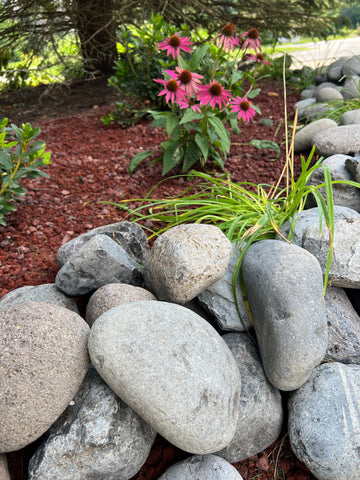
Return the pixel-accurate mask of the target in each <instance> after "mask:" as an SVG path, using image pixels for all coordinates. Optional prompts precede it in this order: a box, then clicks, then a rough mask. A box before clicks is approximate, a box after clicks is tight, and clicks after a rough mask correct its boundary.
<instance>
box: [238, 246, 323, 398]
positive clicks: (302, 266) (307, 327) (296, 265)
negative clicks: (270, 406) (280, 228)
mask: <svg viewBox="0 0 360 480" xmlns="http://www.w3.org/2000/svg"><path fill="white" fill-rule="evenodd" d="M242 269H243V276H244V281H245V286H246V290H247V294H248V298H249V302H250V308H251V312H252V315H253V319H254V324H255V331H256V336H257V340H258V343H259V349H260V354H261V358H262V363H263V368H264V371H265V373H266V376H267V378H268V380H269V381H270V382H271V383H272V384H273V385H274V386H275V387H277V388H279V389H280V390H295V389H296V388H299V387H300V386H301V385H302V384H303V383H304V382H305V381H306V380H307V378H308V377H309V376H310V374H311V372H312V370H313V368H314V367H315V366H316V365H318V364H319V363H320V361H321V360H322V359H323V357H324V355H325V352H326V348H327V344H328V333H327V322H326V313H325V307H324V302H323V296H322V291H323V281H322V271H321V268H320V265H319V263H318V261H317V260H316V258H315V257H314V256H313V255H311V254H310V253H309V252H307V251H306V250H304V249H302V248H300V247H298V246H297V245H294V244H288V243H286V242H283V241H279V240H262V241H259V242H256V243H254V244H252V245H251V246H250V247H249V249H248V250H247V252H246V254H245V256H244V260H243V266H242ZM304 299H306V301H304Z"/></svg>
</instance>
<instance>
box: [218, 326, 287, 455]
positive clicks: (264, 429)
mask: <svg viewBox="0 0 360 480" xmlns="http://www.w3.org/2000/svg"><path fill="white" fill-rule="evenodd" d="M222 338H223V339H224V340H225V342H226V344H227V345H228V347H229V348H230V350H231V352H232V354H233V355H234V357H235V360H236V362H237V364H238V367H239V371H240V375H241V395H240V401H239V419H238V421H237V427H236V432H235V435H234V437H233V439H232V440H231V442H230V443H229V445H227V446H226V447H225V448H224V449H223V450H221V451H219V452H217V453H216V455H219V456H220V457H223V458H225V460H227V461H228V462H230V463H235V462H240V461H241V460H244V459H245V458H249V457H251V456H253V455H255V454H256V453H259V452H262V451H263V450H265V449H266V448H267V447H269V446H270V445H271V444H272V443H273V442H275V440H276V439H277V438H278V437H279V435H280V433H281V428H282V424H283V407H282V399H281V394H280V392H279V390H278V389H277V388H275V387H274V386H273V385H271V383H270V382H269V381H268V380H267V378H266V376H265V373H264V370H263V367H262V364H261V358H260V354H259V349H258V347H257V346H256V344H255V341H254V339H253V338H250V336H249V335H248V334H245V333H227V334H226V335H224V336H223V337H222Z"/></svg>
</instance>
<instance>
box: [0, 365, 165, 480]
mask: <svg viewBox="0 0 360 480" xmlns="http://www.w3.org/2000/svg"><path fill="white" fill-rule="evenodd" d="M155 436H156V432H155V430H153V429H152V428H151V427H150V426H149V425H147V424H146V423H145V422H144V421H143V420H142V419H141V418H140V417H139V416H138V415H137V414H136V413H135V412H134V411H133V410H132V409H131V408H130V407H128V406H127V405H126V404H125V403H124V402H123V401H122V400H121V399H120V398H119V397H118V396H117V395H115V393H114V392H113V391H112V390H111V389H110V388H109V387H108V386H107V385H106V383H105V382H104V381H103V380H102V379H101V377H100V376H99V375H98V374H97V373H96V371H95V369H94V368H92V367H91V368H90V369H89V371H88V373H87V375H86V377H85V379H84V382H83V383H82V385H81V387H80V389H79V391H78V393H77V394H76V396H75V398H74V400H73V402H71V405H70V406H69V407H68V408H67V409H66V410H65V412H64V413H63V414H62V415H61V417H60V418H59V420H58V421H57V422H56V423H55V424H54V425H53V426H52V427H51V428H50V430H49V431H48V432H47V438H46V440H45V441H44V442H43V443H42V445H41V446H40V447H39V448H38V449H37V450H36V452H35V454H34V456H33V457H32V458H31V460H30V465H29V480H59V479H61V480H87V479H89V480H90V479H94V478H98V479H100V478H101V479H102V480H128V479H129V478H131V477H133V476H134V475H136V473H137V472H138V471H139V470H140V468H141V467H142V465H143V464H144V463H145V460H146V458H147V457H148V455H149V452H150V449H151V446H152V444H153V441H154V439H155ZM0 478H1V477H0Z"/></svg>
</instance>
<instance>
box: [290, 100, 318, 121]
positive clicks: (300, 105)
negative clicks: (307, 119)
mask: <svg viewBox="0 0 360 480" xmlns="http://www.w3.org/2000/svg"><path fill="white" fill-rule="evenodd" d="M315 103H316V100H315V98H314V97H309V98H305V99H304V100H299V101H298V102H296V103H295V104H294V112H295V111H296V109H298V119H299V120H302V119H303V118H304V111H305V109H306V108H307V107H310V106H311V105H314V104H315Z"/></svg>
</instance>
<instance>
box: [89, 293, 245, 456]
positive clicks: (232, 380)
mask: <svg viewBox="0 0 360 480" xmlns="http://www.w3.org/2000/svg"><path fill="white" fill-rule="evenodd" d="M89 352H90V357H91V360H92V362H93V364H94V366H95V368H96V369H97V371H98V372H99V374H100V375H101V376H102V377H103V379H104V380H105V381H106V383H107V384H108V385H109V386H110V387H111V388H112V390H114V392H115V393H116V394H117V395H118V396H119V397H120V398H121V399H122V400H123V401H124V402H125V403H126V404H127V405H129V406H130V407H131V408H133V409H134V410H135V411H136V412H137V413H138V414H139V415H140V416H141V417H142V418H143V419H144V420H145V421H146V422H147V423H149V424H150V425H151V426H152V427H153V428H154V429H155V430H156V431H157V432H159V433H160V434H161V435H162V436H163V437H165V438H166V439H167V440H168V441H169V442H171V443H172V444H173V445H175V446H177V447H179V448H181V449H182V450H185V451H187V452H190V453H200V454H203V453H213V452H215V451H217V450H220V449H221V448H223V447H225V446H226V445H227V444H228V443H229V442H230V440H231V439H232V437H233V435H234V433H235V429H236V422H237V419H238V416H239V408H238V404H239V396H240V390H241V379H240V373H239V369H238V366H237V364H236V361H235V359H234V356H233V355H232V353H231V351H230V350H229V348H228V346H227V345H226V343H225V342H224V340H223V339H222V338H221V337H220V335H219V334H218V333H217V332H216V330H214V328H213V327H211V326H210V325H209V324H208V323H207V322H206V320H204V319H203V318H201V317H200V316H199V315H197V314H196V313H194V312H192V311H191V310H189V309H187V308H185V307H183V306H180V305H176V304H170V303H166V302H154V301H141V302H132V303H127V304H123V305H119V306H118V307H114V308H112V309H111V310H108V311H107V312H105V313H103V314H102V315H101V316H100V317H99V318H98V319H97V320H96V321H95V323H94V325H93V326H92V328H91V333H90V336H89Z"/></svg>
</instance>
